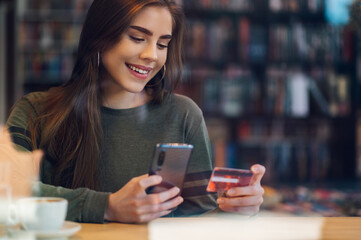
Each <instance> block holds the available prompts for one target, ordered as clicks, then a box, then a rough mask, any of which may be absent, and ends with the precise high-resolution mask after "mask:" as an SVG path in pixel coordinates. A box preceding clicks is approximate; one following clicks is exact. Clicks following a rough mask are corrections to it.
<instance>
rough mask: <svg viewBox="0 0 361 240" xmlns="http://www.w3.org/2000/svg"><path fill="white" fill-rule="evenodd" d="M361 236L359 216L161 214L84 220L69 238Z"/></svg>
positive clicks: (156, 239)
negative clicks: (139, 220)
mask: <svg viewBox="0 0 361 240" xmlns="http://www.w3.org/2000/svg"><path fill="white" fill-rule="evenodd" d="M95 239H96V240H111V239H118V240H119V239H120V240H122V239H126V240H140V239H142V240H143V239H144V240H163V239H170V240H175V239H186V240H193V239H195V240H202V239H206V240H213V239H217V240H219V239H222V240H224V239H226V240H227V239H232V240H233V239H260V240H261V239H262V240H264V239H275V240H276V239H277V240H282V239H285V240H286V239H287V240H293V239H300V240H301V239H302V240H308V239H310V240H311V239H331V240H333V239H334V240H353V239H355V240H356V239H357V240H359V239H361V218H357V217H332V218H321V217H256V218H250V219H246V218H239V219H236V218H235V217H231V218H228V217H227V218H224V217H223V218H222V217H221V218H219V217H217V218H209V217H207V218H202V217H199V218H162V219H158V220H155V221H152V222H151V223H149V224H119V223H108V224H82V229H81V230H80V231H79V232H78V233H77V234H75V235H74V236H72V237H71V238H70V240H95Z"/></svg>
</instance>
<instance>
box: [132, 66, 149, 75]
mask: <svg viewBox="0 0 361 240" xmlns="http://www.w3.org/2000/svg"><path fill="white" fill-rule="evenodd" d="M128 66H129V68H130V69H132V70H133V71H136V72H138V73H141V74H147V73H148V72H149V71H146V70H142V69H139V68H136V67H134V66H132V65H128Z"/></svg>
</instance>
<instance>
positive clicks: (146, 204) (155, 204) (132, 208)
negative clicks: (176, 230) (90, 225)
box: [104, 174, 183, 223]
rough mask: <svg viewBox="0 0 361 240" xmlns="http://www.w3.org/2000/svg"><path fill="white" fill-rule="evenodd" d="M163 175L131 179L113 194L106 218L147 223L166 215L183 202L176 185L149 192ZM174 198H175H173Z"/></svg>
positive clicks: (159, 181) (160, 180)
mask: <svg viewBox="0 0 361 240" xmlns="http://www.w3.org/2000/svg"><path fill="white" fill-rule="evenodd" d="M161 182H162V177H161V176H158V175H153V176H149V175H148V174H145V175H142V176H139V177H135V178H133V179H131V180H130V181H129V182H128V183H127V184H126V185H125V186H124V187H123V188H121V189H120V190H119V191H117V192H115V193H113V194H111V195H110V196H109V200H108V207H107V209H106V212H105V215H104V220H107V221H115V222H123V223H145V222H149V221H151V220H153V219H156V218H159V217H162V216H165V215H167V214H169V213H170V212H171V210H170V209H174V208H175V207H177V206H178V205H179V204H181V203H182V202H183V198H182V197H180V196H178V197H176V196H177V195H178V193H179V191H180V190H179V188H177V187H174V188H171V189H169V190H167V191H164V192H161V193H153V194H147V193H146V191H145V190H146V189H147V188H149V187H151V186H155V185H158V184H160V183H161ZM172 198H174V199H172Z"/></svg>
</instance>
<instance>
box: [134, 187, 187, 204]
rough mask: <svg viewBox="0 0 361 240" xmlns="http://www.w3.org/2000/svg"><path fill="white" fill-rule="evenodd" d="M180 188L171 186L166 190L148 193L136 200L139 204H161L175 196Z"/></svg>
mask: <svg viewBox="0 0 361 240" xmlns="http://www.w3.org/2000/svg"><path fill="white" fill-rule="evenodd" d="M179 192H180V190H179V188H177V187H173V188H171V189H169V190H167V191H164V192H161V193H152V194H148V195H146V196H144V197H142V198H140V199H139V200H138V204H139V206H143V205H156V204H161V203H163V202H165V201H167V200H169V199H172V198H174V197H176V196H177V195H178V194H179Z"/></svg>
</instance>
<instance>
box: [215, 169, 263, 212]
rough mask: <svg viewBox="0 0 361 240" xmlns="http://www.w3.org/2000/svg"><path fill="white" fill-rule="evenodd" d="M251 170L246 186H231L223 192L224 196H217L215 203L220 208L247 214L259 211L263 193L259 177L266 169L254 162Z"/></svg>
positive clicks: (260, 177)
mask: <svg viewBox="0 0 361 240" xmlns="http://www.w3.org/2000/svg"><path fill="white" fill-rule="evenodd" d="M251 171H252V173H253V176H252V178H251V180H250V184H249V185H248V186H245V187H234V188H231V189H229V190H228V191H227V192H226V193H225V196H221V197H219V198H218V200H217V203H218V204H219V208H220V209H222V210H223V211H225V212H234V213H239V214H244V215H249V216H252V215H255V214H257V213H258V212H259V208H260V206H261V204H262V202H263V194H264V190H263V188H262V186H261V179H262V177H263V175H264V173H265V171H266V169H265V167H263V166H261V165H259V164H256V165H253V166H252V167H251Z"/></svg>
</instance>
